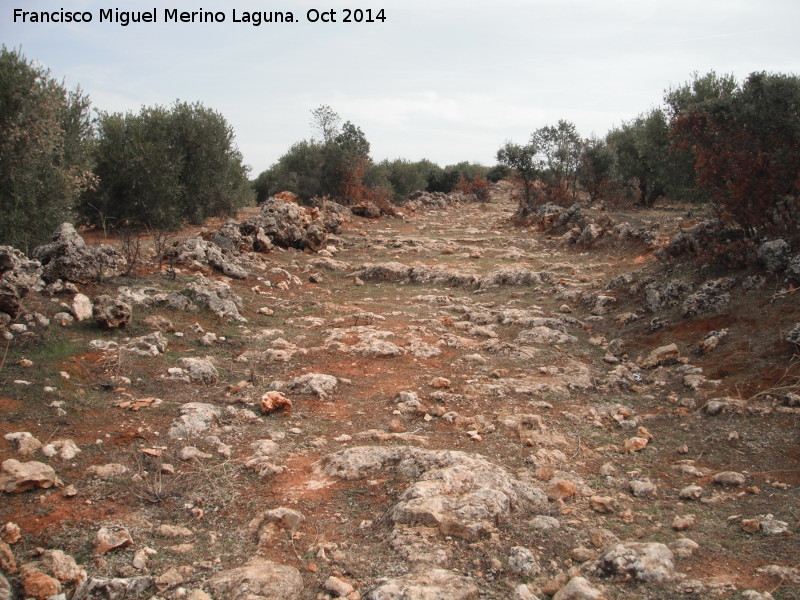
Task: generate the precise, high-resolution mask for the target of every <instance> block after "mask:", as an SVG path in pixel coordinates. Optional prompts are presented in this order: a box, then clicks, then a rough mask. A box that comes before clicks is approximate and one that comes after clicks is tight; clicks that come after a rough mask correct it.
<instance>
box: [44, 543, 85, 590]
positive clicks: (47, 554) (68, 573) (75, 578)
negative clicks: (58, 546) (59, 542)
mask: <svg viewBox="0 0 800 600" xmlns="http://www.w3.org/2000/svg"><path fill="white" fill-rule="evenodd" d="M37 563H38V566H39V568H40V569H41V570H43V571H44V572H45V573H48V574H50V575H52V576H53V577H55V578H56V579H57V580H58V581H60V582H61V583H63V584H68V585H77V584H79V583H81V582H82V581H85V580H86V569H84V568H83V567H81V566H79V565H78V563H76V562H75V559H74V558H73V557H72V556H70V555H69V554H66V553H65V552H64V551H63V550H45V551H43V552H42V553H41V554H40V555H39V557H38V560H37Z"/></svg>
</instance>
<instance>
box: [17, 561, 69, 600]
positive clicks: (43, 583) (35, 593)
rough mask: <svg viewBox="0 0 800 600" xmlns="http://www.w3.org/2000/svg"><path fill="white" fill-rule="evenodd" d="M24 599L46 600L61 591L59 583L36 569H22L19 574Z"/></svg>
mask: <svg viewBox="0 0 800 600" xmlns="http://www.w3.org/2000/svg"><path fill="white" fill-rule="evenodd" d="M20 578H21V579H22V587H23V589H24V591H25V597H26V598H35V600H47V598H50V597H51V596H55V595H56V594H58V593H59V592H60V591H61V582H59V581H58V579H56V578H55V577H50V576H49V575H47V574H45V573H42V572H41V571H39V570H37V569H26V568H23V569H22V572H21V573H20Z"/></svg>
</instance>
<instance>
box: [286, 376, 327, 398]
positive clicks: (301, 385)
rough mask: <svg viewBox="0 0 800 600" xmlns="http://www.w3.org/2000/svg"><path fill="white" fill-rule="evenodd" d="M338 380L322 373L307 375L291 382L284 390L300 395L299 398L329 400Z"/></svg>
mask: <svg viewBox="0 0 800 600" xmlns="http://www.w3.org/2000/svg"><path fill="white" fill-rule="evenodd" d="M338 383H339V380H338V379H336V377H334V376H333V375H325V374H322V373H307V374H306V375H301V376H300V377H297V378H296V379H294V380H292V381H291V382H290V383H289V384H288V385H287V386H286V389H287V390H288V391H289V392H292V393H295V394H300V395H301V396H318V397H319V398H321V399H323V400H324V399H327V398H329V397H330V396H331V395H332V394H333V392H334V391H336V386H337V385H338Z"/></svg>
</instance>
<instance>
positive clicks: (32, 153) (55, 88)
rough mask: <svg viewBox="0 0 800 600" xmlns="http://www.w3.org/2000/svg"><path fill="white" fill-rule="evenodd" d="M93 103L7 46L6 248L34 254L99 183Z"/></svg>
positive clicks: (0, 109)
mask: <svg viewBox="0 0 800 600" xmlns="http://www.w3.org/2000/svg"><path fill="white" fill-rule="evenodd" d="M89 108H90V104H89V99H88V97H87V96H86V95H84V94H83V93H82V92H81V90H80V89H76V90H73V91H67V89H66V88H65V87H64V85H63V84H62V83H59V82H58V81H56V80H55V79H54V78H53V77H52V76H51V74H50V72H49V71H48V70H46V69H43V68H41V67H39V66H36V65H35V64H34V63H32V62H30V61H28V60H27V59H26V58H25V57H24V56H23V55H22V54H21V53H20V52H19V51H16V50H9V49H7V48H6V47H5V46H3V47H2V48H0V157H2V158H1V159H0V199H1V200H2V209H1V210H0V243H5V244H11V245H14V246H16V247H19V248H22V249H23V250H28V249H30V248H31V247H33V246H35V245H38V244H40V243H42V242H44V241H46V240H47V239H48V238H49V236H50V234H51V233H52V231H53V230H54V229H55V227H56V226H57V225H58V224H59V223H61V222H62V221H64V220H67V219H69V218H70V216H71V210H72V207H73V205H74V202H75V200H76V198H77V197H78V195H79V194H80V193H81V192H82V191H83V190H85V189H87V188H89V187H91V186H92V185H93V183H94V177H93V176H92V173H91V170H90V167H91V163H90V156H89V148H88V140H89V137H90V133H91V120H90V117H89Z"/></svg>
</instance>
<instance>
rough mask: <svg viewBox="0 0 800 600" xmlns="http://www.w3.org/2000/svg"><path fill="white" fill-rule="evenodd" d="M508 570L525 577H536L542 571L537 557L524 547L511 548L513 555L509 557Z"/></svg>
mask: <svg viewBox="0 0 800 600" xmlns="http://www.w3.org/2000/svg"><path fill="white" fill-rule="evenodd" d="M508 568H509V569H511V571H512V572H514V573H517V574H519V575H522V576H523V577H534V576H535V575H538V574H539V573H540V572H541V570H542V568H541V567H540V566H539V562H538V560H537V558H536V555H535V554H534V553H533V551H532V550H530V549H529V548H525V547H524V546H514V547H513V548H511V554H510V556H509V557H508Z"/></svg>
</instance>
